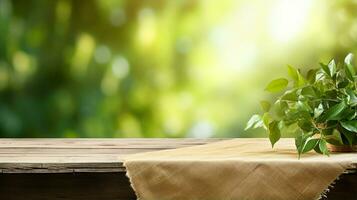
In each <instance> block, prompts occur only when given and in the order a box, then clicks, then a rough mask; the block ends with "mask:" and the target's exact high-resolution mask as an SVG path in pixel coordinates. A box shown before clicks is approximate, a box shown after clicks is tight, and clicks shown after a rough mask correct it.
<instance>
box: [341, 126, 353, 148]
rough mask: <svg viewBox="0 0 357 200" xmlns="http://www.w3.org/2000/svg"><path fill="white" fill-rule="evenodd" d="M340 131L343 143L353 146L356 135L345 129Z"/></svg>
mask: <svg viewBox="0 0 357 200" xmlns="http://www.w3.org/2000/svg"><path fill="white" fill-rule="evenodd" d="M339 131H340V133H341V134H342V135H341V138H342V141H343V143H344V144H349V145H352V144H353V142H354V140H355V136H356V133H353V132H350V131H348V130H345V129H339ZM346 140H347V141H346Z"/></svg>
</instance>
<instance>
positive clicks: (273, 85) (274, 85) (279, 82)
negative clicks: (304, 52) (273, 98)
mask: <svg viewBox="0 0 357 200" xmlns="http://www.w3.org/2000/svg"><path fill="white" fill-rule="evenodd" d="M288 83H289V81H288V80H287V79H285V78H279V79H275V80H273V81H271V82H270V83H269V84H268V86H267V87H266V88H265V90H266V91H269V92H281V91H282V90H284V89H285V88H286V86H288Z"/></svg>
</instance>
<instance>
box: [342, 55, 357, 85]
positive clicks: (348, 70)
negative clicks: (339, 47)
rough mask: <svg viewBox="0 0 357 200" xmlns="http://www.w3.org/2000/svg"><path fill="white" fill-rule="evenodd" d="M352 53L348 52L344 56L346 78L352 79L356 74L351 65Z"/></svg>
mask: <svg viewBox="0 0 357 200" xmlns="http://www.w3.org/2000/svg"><path fill="white" fill-rule="evenodd" d="M352 60H353V54H351V53H349V54H348V55H347V56H346V58H345V72H346V76H347V78H348V79H350V80H351V81H354V76H355V75H356V71H355V69H354V67H353V65H352Z"/></svg>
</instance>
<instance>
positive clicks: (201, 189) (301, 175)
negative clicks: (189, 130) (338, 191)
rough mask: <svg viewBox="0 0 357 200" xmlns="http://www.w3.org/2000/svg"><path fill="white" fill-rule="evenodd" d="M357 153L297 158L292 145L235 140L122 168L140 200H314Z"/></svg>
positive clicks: (151, 156)
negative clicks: (124, 169)
mask: <svg viewBox="0 0 357 200" xmlns="http://www.w3.org/2000/svg"><path fill="white" fill-rule="evenodd" d="M353 163H357V154H356V153H343V154H332V155H331V156H330V157H327V156H323V155H319V154H316V153H308V154H305V155H303V156H302V158H301V159H300V160H298V158H297V154H296V150H295V146H294V139H292V138H290V139H282V140H280V141H279V142H278V143H277V144H276V146H275V147H274V149H272V148H271V145H270V143H269V141H268V140H267V139H232V140H226V141H221V142H216V143H211V144H207V145H201V146H194V147H185V148H181V149H173V150H163V151H156V152H148V153H140V154H134V155H130V156H128V157H126V158H125V162H124V165H125V166H126V168H127V175H128V177H129V179H130V182H131V184H132V187H133V189H134V190H135V192H136V194H137V196H138V199H140V200H290V199H291V200H295V199H296V200H314V199H319V198H320V196H321V194H322V193H324V192H325V191H326V190H327V189H328V187H329V186H330V184H332V183H333V181H334V180H335V179H336V178H338V176H339V175H340V174H342V173H343V172H344V171H345V170H346V169H348V168H352V167H353Z"/></svg>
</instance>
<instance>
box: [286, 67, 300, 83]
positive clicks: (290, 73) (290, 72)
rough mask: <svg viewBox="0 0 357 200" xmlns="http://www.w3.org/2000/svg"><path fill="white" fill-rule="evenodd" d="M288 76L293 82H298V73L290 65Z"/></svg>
mask: <svg viewBox="0 0 357 200" xmlns="http://www.w3.org/2000/svg"><path fill="white" fill-rule="evenodd" d="M288 74H289V76H290V77H291V78H292V79H293V80H294V81H296V82H297V81H299V75H298V71H297V70H296V69H295V68H294V67H292V66H291V65H288Z"/></svg>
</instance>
